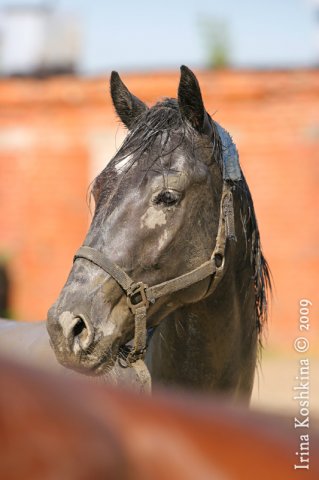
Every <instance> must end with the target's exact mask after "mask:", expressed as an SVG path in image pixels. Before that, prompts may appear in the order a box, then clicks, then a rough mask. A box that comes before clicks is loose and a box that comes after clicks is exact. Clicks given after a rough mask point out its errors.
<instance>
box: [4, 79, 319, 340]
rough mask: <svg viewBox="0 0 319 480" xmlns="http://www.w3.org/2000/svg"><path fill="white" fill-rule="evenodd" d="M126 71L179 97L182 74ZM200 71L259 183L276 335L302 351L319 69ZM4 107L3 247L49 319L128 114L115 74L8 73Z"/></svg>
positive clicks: (23, 298) (134, 86) (250, 176)
mask: <svg viewBox="0 0 319 480" xmlns="http://www.w3.org/2000/svg"><path fill="white" fill-rule="evenodd" d="M123 77H124V80H125V81H126V83H127V84H128V86H129V88H130V89H131V90H132V91H133V92H134V93H135V94H137V95H138V96H140V97H141V98H142V99H143V100H144V101H146V102H150V103H153V102H154V101H156V100H157V99H158V98H160V97H163V96H175V95H176V88H177V84H178V74H177V73H176V74H171V73H167V74H166V73H158V74H143V75H132V74H130V75H123ZM198 77H199V80H200V83H201V87H202V91H203V96H204V99H205V103H206V107H207V109H208V110H209V112H210V113H214V112H216V113H215V116H214V118H215V119H216V120H217V121H218V122H220V123H221V124H222V125H223V126H224V127H225V128H226V129H228V130H229V131H230V133H231V134H232V135H233V137H234V140H235V141H236V143H237V145H238V148H239V152H240V159H241V164H242V167H243V169H244V172H245V174H246V177H247V180H248V182H249V185H250V187H251V190H252V194H253V198H254V202H255V207H256V211H257V215H258V220H259V225H260V230H261V234H262V241H263V246H264V251H265V254H266V256H267V258H268V260H269V263H270V266H271V269H272V273H273V276H274V283H275V292H274V293H275V295H274V300H273V302H272V309H271V318H270V322H269V325H270V328H269V331H270V334H271V336H270V339H271V341H272V342H273V344H277V345H279V346H281V347H286V348H291V347H290V344H291V341H292V339H293V338H294V337H295V336H296V334H297V320H298V301H299V299H300V298H301V297H308V298H310V299H312V300H313V301H314V302H315V295H316V290H317V282H318V276H317V272H318V254H317V249H316V246H317V240H318V221H317V217H318V214H317V209H316V208H315V206H316V200H317V189H316V183H315V182H316V175H317V168H318V167H317V165H318V160H319V158H318V144H319V105H318V98H319V97H318V94H319V72H317V71H294V72H232V71H229V72H227V71H226V72H219V73H210V72H198ZM0 112H1V114H0V128H1V130H0V155H1V161H0V204H1V210H0V231H1V236H0V255H2V256H6V258H7V259H8V265H9V268H10V273H11V278H12V291H11V309H12V312H13V313H14V315H15V316H16V317H17V318H21V319H29V320H33V319H34V320H38V319H42V318H45V316H46V311H47V309H48V307H49V306H50V304H51V303H52V302H53V301H54V299H55V297H56V296H57V294H58V292H59V290H60V288H61V286H62V284H63V283H64V281H65V279H66V276H67V273H68V271H69V269H70V265H71V261H72V255H73V253H74V251H75V249H76V248H77V247H78V246H79V245H80V244H81V242H82V240H83V237H84V234H85V231H86V230H87V225H88V216H89V214H88V208H87V205H86V193H87V187H88V184H89V181H90V179H91V178H92V175H93V173H96V172H97V169H98V165H99V166H100V168H102V166H103V163H104V160H105V161H106V160H107V159H109V157H110V153H111V152H112V151H113V150H114V146H115V140H114V139H115V136H116V131H117V126H118V122H117V120H116V119H115V116H114V114H113V110H112V106H111V103H110V98H109V95H108V85H107V80H106V79H104V78H103V79H102V78H98V79H79V78H63V79H62V78H59V79H54V78H53V79H50V80H45V81H35V80H34V81H32V80H10V81H7V80H6V81H4V80H3V81H1V83H0ZM118 143H119V142H118ZM104 151H105V156H104ZM316 308H317V307H316V305H314V307H313V316H312V332H313V334H315V333H317V334H318V333H319V329H318V322H317V325H316V324H315V309H316ZM317 337H318V335H317ZM314 338H315V337H314ZM314 341H315V340H314ZM317 345H318V340H317Z"/></svg>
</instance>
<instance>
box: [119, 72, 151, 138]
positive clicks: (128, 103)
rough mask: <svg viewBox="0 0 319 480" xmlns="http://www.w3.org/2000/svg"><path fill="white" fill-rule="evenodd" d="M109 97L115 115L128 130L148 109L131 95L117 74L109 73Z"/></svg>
mask: <svg viewBox="0 0 319 480" xmlns="http://www.w3.org/2000/svg"><path fill="white" fill-rule="evenodd" d="M110 83H111V97H112V100H113V105H114V107H115V110H116V113H117V114H118V116H119V117H120V119H121V120H122V122H123V123H124V125H126V126H127V128H128V129H129V130H130V129H131V128H132V127H133V125H134V123H135V122H136V120H137V118H138V117H139V116H140V115H141V114H142V113H144V112H146V111H147V110H148V107H147V106H146V105H145V103H143V102H142V101H141V100H139V99H138V98H137V97H135V96H134V95H132V94H131V92H130V91H129V90H128V88H127V87H126V86H125V85H124V83H123V82H122V80H121V79H120V76H119V74H118V73H117V72H112V73H111V82H110Z"/></svg>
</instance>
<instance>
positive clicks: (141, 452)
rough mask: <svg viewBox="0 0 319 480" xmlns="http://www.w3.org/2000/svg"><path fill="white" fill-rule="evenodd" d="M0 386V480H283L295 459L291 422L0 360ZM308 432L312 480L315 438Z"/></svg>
mask: <svg viewBox="0 0 319 480" xmlns="http://www.w3.org/2000/svg"><path fill="white" fill-rule="evenodd" d="M0 385H1V389H0V425H1V429H0V447H1V448H0V478H1V479H2V478H3V479H5V480H21V479H32V480H43V479H50V478H52V479H59V480H91V479H94V480H100V479H101V480H102V479H103V480H105V479H108V480H113V479H121V480H126V479H132V480H134V479H139V480H141V479H142V480H149V479H152V480H171V479H174V480H194V479H203V480H204V479H205V480H211V479H214V480H222V479H223V480H228V479H236V480H256V479H258V480H269V478H273V479H280V480H288V479H289V480H290V479H291V478H293V472H294V465H295V464H297V463H298V461H299V460H298V457H297V456H296V455H295V452H296V451H298V448H299V444H298V442H299V436H298V435H296V431H295V429H294V428H293V425H292V422H291V419H290V418H289V419H287V418H286V419H284V418H278V417H275V416H274V417H273V416H270V415H265V414H257V413H256V412H255V413H253V412H249V411H248V410H247V409H241V408H238V407H237V408H234V406H229V405H227V402H224V401H220V400H218V399H215V400H214V399H213V398H205V397H200V396H196V397H191V396H189V395H186V394H183V395H182V394H181V392H180V393H175V394H174V393H172V392H170V393H167V392H166V393H165V392H164V391H162V392H161V393H160V392H158V393H157V394H155V395H154V396H153V397H148V396H141V395H137V394H134V393H132V392H127V391H125V390H123V391H121V390H115V389H111V388H110V387H108V388H107V387H105V386H101V385H97V384H91V383H90V385H87V383H86V382H84V381H83V380H82V381H79V379H75V378H68V380H67V381H66V379H63V378H61V377H60V378H58V377H56V376H53V375H52V374H51V375H49V374H43V373H42V372H39V371H36V370H34V369H31V368H26V367H25V366H23V367H22V366H18V365H15V364H12V363H8V362H7V361H1V360H0ZM307 433H308V434H309V435H310V437H311V451H312V452H313V455H311V457H310V469H309V471H307V475H306V477H307V479H311V480H317V478H319V459H318V457H317V456H316V455H315V451H316V449H318V448H319V437H318V434H316V433H315V432H313V431H312V430H311V429H310V430H309V432H307ZM305 458H306V457H305ZM308 458H309V457H308Z"/></svg>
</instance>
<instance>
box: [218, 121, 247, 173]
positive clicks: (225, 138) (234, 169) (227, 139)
mask: <svg viewBox="0 0 319 480" xmlns="http://www.w3.org/2000/svg"><path fill="white" fill-rule="evenodd" d="M215 125H216V127H217V130H218V133H219V136H220V139H221V142H222V145H223V179H224V180H233V181H236V180H241V179H242V174H241V169H240V166H239V157H238V152H237V148H236V145H235V144H234V142H233V139H232V138H231V136H230V135H229V133H228V132H227V131H226V130H225V129H224V128H223V127H221V126H220V125H219V124H218V123H217V122H215Z"/></svg>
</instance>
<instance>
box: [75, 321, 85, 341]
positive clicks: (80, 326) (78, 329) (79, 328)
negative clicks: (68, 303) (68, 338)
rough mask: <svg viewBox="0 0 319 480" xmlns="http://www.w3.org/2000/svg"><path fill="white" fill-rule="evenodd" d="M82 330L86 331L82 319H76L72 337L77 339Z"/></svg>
mask: <svg viewBox="0 0 319 480" xmlns="http://www.w3.org/2000/svg"><path fill="white" fill-rule="evenodd" d="M83 330H86V325H85V323H84V321H83V320H82V318H78V321H77V322H76V324H75V325H74V327H73V335H74V337H79V336H80V335H81V333H82V332H83Z"/></svg>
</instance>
